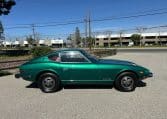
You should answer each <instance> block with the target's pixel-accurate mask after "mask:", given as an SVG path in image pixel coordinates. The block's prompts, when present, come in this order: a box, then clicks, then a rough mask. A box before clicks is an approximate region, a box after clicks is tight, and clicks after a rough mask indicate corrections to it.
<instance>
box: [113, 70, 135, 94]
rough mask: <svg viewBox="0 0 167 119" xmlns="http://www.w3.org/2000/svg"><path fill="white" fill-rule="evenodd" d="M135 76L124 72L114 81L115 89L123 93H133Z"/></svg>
mask: <svg viewBox="0 0 167 119" xmlns="http://www.w3.org/2000/svg"><path fill="white" fill-rule="evenodd" d="M136 81H137V76H136V75H135V74H134V73H132V72H124V73H122V74H120V75H119V76H118V78H117V79H116V81H115V87H116V89H118V90H120V91H124V92H130V91H134V90H135V88H136Z"/></svg>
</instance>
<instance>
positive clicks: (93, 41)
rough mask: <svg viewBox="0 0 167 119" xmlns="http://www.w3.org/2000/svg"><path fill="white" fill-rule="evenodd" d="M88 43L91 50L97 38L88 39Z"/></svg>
mask: <svg viewBox="0 0 167 119" xmlns="http://www.w3.org/2000/svg"><path fill="white" fill-rule="evenodd" d="M86 43H87V44H88V47H89V50H91V49H92V47H93V46H94V44H95V38H92V37H88V38H86Z"/></svg>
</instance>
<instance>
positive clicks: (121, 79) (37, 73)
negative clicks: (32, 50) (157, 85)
mask: <svg viewBox="0 0 167 119" xmlns="http://www.w3.org/2000/svg"><path fill="white" fill-rule="evenodd" d="M152 76H153V74H152V73H151V72H150V71H149V70H148V69H146V68H144V67H142V66H139V65H137V64H135V63H133V62H129V61H122V60H112V59H111V60H106V59H97V58H95V57H93V56H91V55H90V54H88V53H87V52H85V51H84V50H81V49H63V50H58V51H55V52H52V53H49V54H47V55H45V56H42V57H38V58H35V59H32V60H30V61H29V62H27V63H25V64H23V65H21V66H20V71H19V73H18V74H16V75H15V77H16V78H20V77H22V78H23V79H24V80H27V81H31V82H35V83H37V84H38V87H39V88H40V89H41V90H42V91H43V92H45V93H49V92H55V91H58V90H59V89H60V88H61V87H62V86H65V85H70V84H73V85H82V84H83V85H84V84H85V85H89V84H93V85H94V84H95V85H114V86H115V88H117V89H118V90H120V91H125V92H129V91H133V90H135V88H136V83H137V81H139V80H143V79H145V78H148V77H152Z"/></svg>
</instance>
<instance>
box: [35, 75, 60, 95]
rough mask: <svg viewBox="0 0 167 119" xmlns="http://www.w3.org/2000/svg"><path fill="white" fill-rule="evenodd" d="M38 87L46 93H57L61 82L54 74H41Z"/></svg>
mask: <svg viewBox="0 0 167 119" xmlns="http://www.w3.org/2000/svg"><path fill="white" fill-rule="evenodd" d="M37 83H38V87H39V88H40V89H41V91H42V92H44V93H52V92H56V91H58V90H59V89H60V81H59V79H58V76H57V75H55V74H53V73H44V74H41V75H40V76H39V78H38V81H37Z"/></svg>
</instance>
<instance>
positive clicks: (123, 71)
mask: <svg viewBox="0 0 167 119" xmlns="http://www.w3.org/2000/svg"><path fill="white" fill-rule="evenodd" d="M125 72H131V73H134V74H135V75H136V77H137V79H139V75H138V74H137V73H136V72H135V71H133V70H122V71H120V72H119V73H118V74H117V75H116V78H115V80H117V79H118V77H119V76H120V75H121V74H122V73H125Z"/></svg>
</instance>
